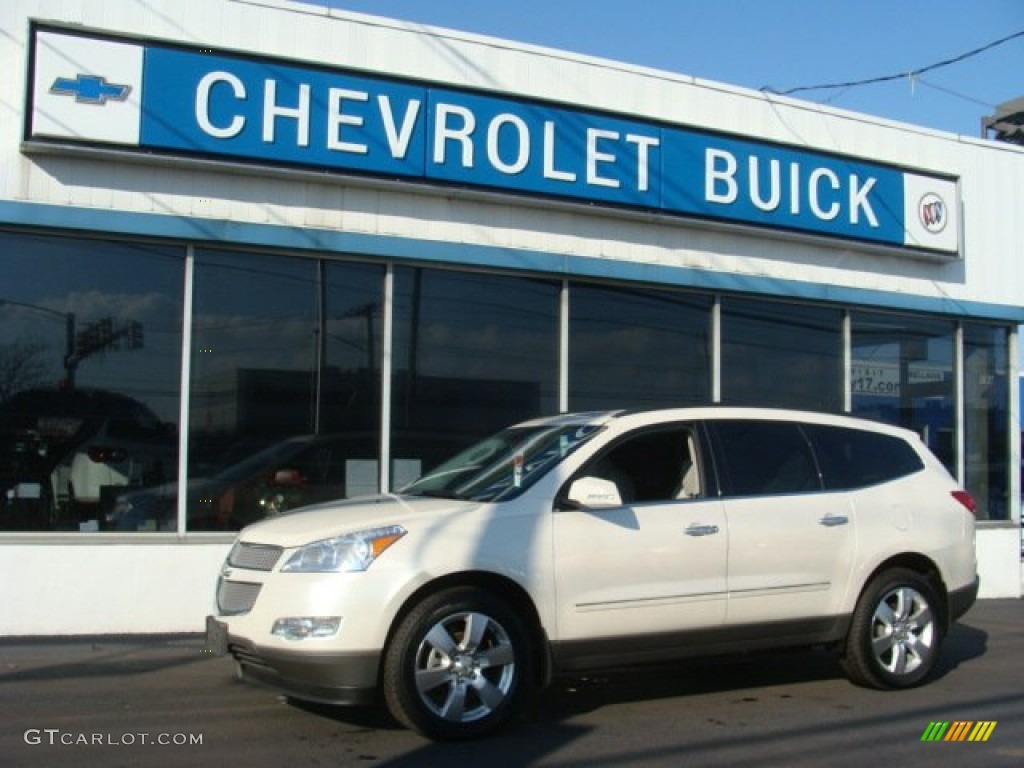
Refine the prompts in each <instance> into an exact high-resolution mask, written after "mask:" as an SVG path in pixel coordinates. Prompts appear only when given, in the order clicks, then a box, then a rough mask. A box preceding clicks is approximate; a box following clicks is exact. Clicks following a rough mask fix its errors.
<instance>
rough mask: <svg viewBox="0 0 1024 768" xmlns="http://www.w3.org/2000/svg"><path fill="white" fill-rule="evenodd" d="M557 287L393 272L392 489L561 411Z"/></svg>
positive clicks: (494, 278)
mask: <svg viewBox="0 0 1024 768" xmlns="http://www.w3.org/2000/svg"><path fill="white" fill-rule="evenodd" d="M560 288H561V286H560V284H559V283H557V282H551V281H545V280H536V279H531V278H522V277H509V276H503V275H495V274H481V273H472V272H454V271H445V270H438V269H419V268H406V267H398V268H396V269H395V275H394V329H395V330H394V348H393V362H392V365H393V374H392V401H391V402H392V404H391V471H390V474H389V476H390V478H391V486H392V487H396V488H397V487H401V486H402V485H405V484H406V483H407V482H410V481H412V480H414V479H415V478H417V477H418V476H419V475H420V474H421V473H422V472H424V471H426V470H428V469H431V468H433V467H435V466H436V465H438V464H439V463H441V462H442V461H444V460H445V459H448V458H450V457H451V456H452V455H454V454H455V453H456V452H457V451H458V450H460V449H461V448H464V447H468V446H469V445H471V444H472V443H474V442H476V441H477V440H478V439H480V438H481V437H484V436H486V435H488V434H490V433H492V432H497V431H498V430H500V429H502V428H504V427H506V426H508V425H510V424H512V423H515V422H517V421H521V420H523V419H527V418H531V417H534V416H539V415H547V414H553V413H557V412H558V402H559V400H558V380H559V376H558V371H559V367H558V355H559V331H558V329H559V323H558V317H559V314H558V312H559V295H560Z"/></svg>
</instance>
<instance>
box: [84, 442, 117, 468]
mask: <svg viewBox="0 0 1024 768" xmlns="http://www.w3.org/2000/svg"><path fill="white" fill-rule="evenodd" d="M87 453H88V455H89V458H90V459H92V460H93V461H95V462H96V463H97V464H112V463H114V462H118V461H124V460H125V452H124V451H122V450H121V449H120V448H111V447H109V446H105V445H91V446H89V450H88V451H87Z"/></svg>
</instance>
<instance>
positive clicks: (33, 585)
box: [0, 543, 231, 636]
mask: <svg viewBox="0 0 1024 768" xmlns="http://www.w3.org/2000/svg"><path fill="white" fill-rule="evenodd" d="M230 548H231V544H230V543H227V544H225V543H216V544H193V543H189V544H181V543H168V544H155V543H154V544H135V543H132V544H67V545H51V544H47V545H40V544H37V543H33V544H24V545H17V544H5V545H2V546H0V584H3V588H2V589H0V636H11V635H91V634H122V633H124V634H135V633H143V634H144V633H161V632H174V633H177V632H202V631H204V630H205V618H206V616H207V614H209V613H212V612H213V606H214V590H215V587H216V581H217V574H218V572H219V571H220V566H221V564H222V563H223V562H224V558H225V557H226V556H227V553H228V550H229V549H230Z"/></svg>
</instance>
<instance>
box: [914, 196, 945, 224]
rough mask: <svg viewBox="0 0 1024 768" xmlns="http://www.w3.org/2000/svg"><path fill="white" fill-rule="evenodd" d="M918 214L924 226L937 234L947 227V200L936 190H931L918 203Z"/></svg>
mask: <svg viewBox="0 0 1024 768" xmlns="http://www.w3.org/2000/svg"><path fill="white" fill-rule="evenodd" d="M917 215H918V218H920V220H921V226H922V227H924V228H925V229H926V230H927V231H928V232H931V233H932V234H937V233H939V232H941V231H942V230H944V229H945V228H946V221H947V220H948V218H949V214H948V211H947V210H946V201H945V200H943V199H942V198H941V197H939V196H938V195H936V194H935V193H934V192H929V193H928V194H926V195H925V196H924V197H922V198H921V201H920V202H919V203H918V204H917Z"/></svg>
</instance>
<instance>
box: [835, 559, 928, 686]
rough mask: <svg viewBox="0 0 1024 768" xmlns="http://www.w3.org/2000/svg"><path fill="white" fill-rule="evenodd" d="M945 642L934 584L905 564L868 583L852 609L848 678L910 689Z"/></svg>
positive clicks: (845, 661)
mask: <svg viewBox="0 0 1024 768" xmlns="http://www.w3.org/2000/svg"><path fill="white" fill-rule="evenodd" d="M942 640H943V624H942V616H941V606H940V602H939V597H938V595H937V593H936V591H935V588H934V587H933V586H932V585H931V583H929V582H928V580H927V579H925V578H924V577H923V576H921V575H920V574H918V573H916V572H915V571H910V570H907V569H904V568H898V569H893V570H891V571H886V572H884V573H882V574H880V575H878V576H877V577H875V579H874V580H872V581H871V583H870V584H868V586H867V588H866V589H865V590H864V594H862V595H861V598H860V601H859V602H858V603H857V608H856V609H855V610H854V614H853V621H852V622H851V624H850V633H849V636H848V638H847V642H846V654H845V657H844V659H843V666H844V668H845V670H846V673H847V675H848V676H849V677H850V679H851V680H852V681H853V682H855V683H857V684H859V685H864V686H868V687H871V688H883V689H893V688H909V687H911V686H914V685H917V684H918V683H920V682H922V681H923V680H924V679H925V678H926V677H927V676H928V674H929V673H930V672H931V671H932V668H933V667H934V666H935V662H936V661H937V660H938V657H939V649H940V647H941V645H942Z"/></svg>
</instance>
